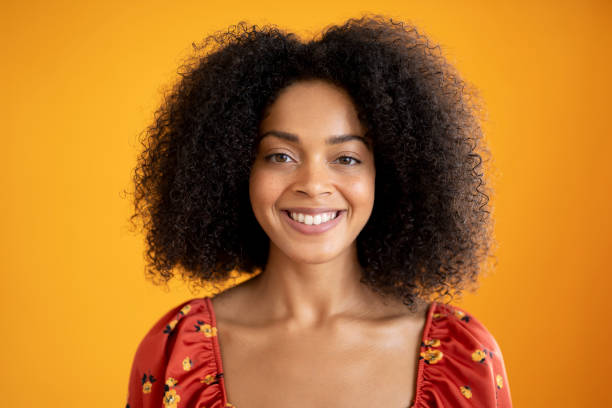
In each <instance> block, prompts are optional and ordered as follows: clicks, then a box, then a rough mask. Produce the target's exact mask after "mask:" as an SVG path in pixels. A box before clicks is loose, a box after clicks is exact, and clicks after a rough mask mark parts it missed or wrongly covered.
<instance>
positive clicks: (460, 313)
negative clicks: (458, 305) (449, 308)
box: [455, 309, 470, 322]
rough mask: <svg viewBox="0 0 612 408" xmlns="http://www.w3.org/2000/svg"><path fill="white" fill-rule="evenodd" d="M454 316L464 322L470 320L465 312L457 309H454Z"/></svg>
mask: <svg viewBox="0 0 612 408" xmlns="http://www.w3.org/2000/svg"><path fill="white" fill-rule="evenodd" d="M455 316H456V317H457V319H460V320H463V321H464V322H469V321H470V316H468V315H466V314H465V312H463V311H461V310H459V309H455Z"/></svg>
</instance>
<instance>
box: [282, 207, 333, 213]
mask: <svg viewBox="0 0 612 408" xmlns="http://www.w3.org/2000/svg"><path fill="white" fill-rule="evenodd" d="M283 211H289V212H295V213H302V214H321V213H327V212H336V211H342V209H339V208H307V207H292V208H283Z"/></svg>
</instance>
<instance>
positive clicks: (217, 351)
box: [204, 296, 438, 408]
mask: <svg viewBox="0 0 612 408" xmlns="http://www.w3.org/2000/svg"><path fill="white" fill-rule="evenodd" d="M211 299H212V298H211V297H208V296H207V297H205V298H204V300H205V301H206V305H207V307H208V310H209V314H210V320H211V325H212V326H213V327H217V319H216V316H215V309H214V307H213V304H212V300H211ZM437 306H438V302H435V301H432V302H430V304H429V306H427V318H426V319H425V325H424V326H423V334H422V335H421V345H420V352H421V353H422V352H424V351H425V348H426V341H427V339H428V337H429V332H430V329H431V325H432V321H433V319H432V316H433V314H434V311H435V309H436V308H437ZM218 335H219V332H218V329H217V336H213V337H212V345H213V353H214V356H215V362H216V364H217V370H218V371H217V372H218V373H221V375H220V378H219V389H220V391H221V396H222V399H223V404H224V406H228V407H234V405H232V404H231V403H229V402H228V400H227V390H226V389H225V378H224V377H225V376H224V375H223V373H224V371H223V361H222V359H221V347H220V345H219V340H218ZM424 371H425V360H424V359H423V358H419V362H418V364H417V381H416V389H415V392H414V396H413V398H412V401H413V402H412V404H411V405H409V406H408V407H407V408H416V404H417V403H418V402H419V401H420V400H421V396H422V393H423V392H422V387H423V383H424V379H423V377H424ZM234 408H238V407H234Z"/></svg>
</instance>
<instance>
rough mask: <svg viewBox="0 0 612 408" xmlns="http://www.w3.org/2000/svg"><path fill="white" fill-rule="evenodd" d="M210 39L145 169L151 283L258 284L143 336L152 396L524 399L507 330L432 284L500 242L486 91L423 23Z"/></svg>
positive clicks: (132, 401)
mask: <svg viewBox="0 0 612 408" xmlns="http://www.w3.org/2000/svg"><path fill="white" fill-rule="evenodd" d="M233 28H234V29H233V30H229V31H228V32H227V33H217V34H215V35H212V36H210V37H208V38H207V40H206V41H205V42H204V44H202V45H201V46H200V47H196V48H197V50H198V51H202V55H196V56H195V57H194V59H193V62H192V63H188V64H186V65H185V68H186V69H185V71H184V72H183V73H182V78H181V80H180V82H179V83H178V84H177V85H176V86H175V88H174V89H173V90H172V92H170V93H169V94H168V95H167V96H166V99H165V103H164V105H163V106H162V107H161V108H160V109H159V111H158V112H157V115H156V120H155V123H154V124H153V125H152V126H151V127H149V129H148V132H147V136H148V137H147V139H146V144H145V150H144V152H143V154H142V156H141V157H140V161H139V165H138V166H137V169H136V173H135V183H136V195H135V204H136V213H135V215H134V217H136V216H139V217H141V218H142V219H143V220H144V227H145V228H146V230H147V232H148V234H147V243H148V251H147V256H148V261H149V265H150V266H151V268H150V269H149V273H150V275H151V277H161V278H162V279H163V280H164V281H166V282H167V280H168V279H170V278H171V277H172V270H173V268H175V267H179V268H180V269H181V270H182V275H183V277H184V278H185V279H187V280H189V281H191V282H198V283H202V284H210V283H213V284H214V283H217V282H223V281H224V280H226V279H227V278H228V277H229V274H230V272H232V271H234V270H238V271H242V272H245V273H249V274H253V275H254V277H252V278H250V279H249V280H247V281H246V282H244V283H242V284H239V285H236V286H234V287H232V288H231V289H228V290H226V291H224V292H223V293H217V294H215V295H214V296H209V297H205V298H195V299H191V300H189V301H186V302H184V303H182V304H180V305H177V306H176V307H175V308H173V309H172V310H170V311H169V312H168V313H167V314H166V315H165V316H163V317H162V318H161V319H159V321H158V322H157V323H156V324H155V325H154V326H153V327H152V328H151V330H150V331H149V333H148V334H147V335H146V336H145V337H144V339H143V340H142V342H141V343H140V345H139V347H138V350H137V351H136V354H135V357H134V363H133V366H132V371H131V376H130V383H129V392H128V397H127V405H128V406H129V407H131V408H136V407H154V406H155V407H157V406H161V405H162V404H163V406H164V407H207V408H208V407H231V406H234V407H239V408H254V407H255V408H257V407H266V408H274V407H292V408H300V407H328V406H334V407H397V408H406V407H415V408H416V407H419V408H421V407H493V406H499V407H510V406H511V399H510V390H509V385H508V382H507V376H506V371H505V366H504V362H503V358H502V354H501V351H500V349H499V346H498V344H497V343H496V341H495V339H494V337H493V336H492V335H491V333H489V332H488V331H487V329H486V328H485V327H484V326H483V325H482V324H481V323H480V322H479V321H478V320H477V319H476V318H474V317H473V316H471V315H470V314H469V313H467V312H466V311H465V310H462V309H460V308H458V307H454V306H451V305H449V304H448V303H443V302H440V301H438V300H433V301H428V299H429V297H430V295H433V294H438V295H440V296H439V297H438V298H437V299H440V297H444V296H446V295H448V296H450V297H451V298H452V296H453V294H461V290H462V289H465V288H466V285H467V284H470V285H472V286H474V285H475V284H476V282H477V280H476V279H477V277H478V275H479V271H480V268H481V266H480V264H481V262H482V261H483V260H484V259H486V257H487V255H488V253H489V252H490V248H491V246H492V242H493V240H492V237H491V232H490V231H491V220H490V218H489V217H487V215H488V214H489V212H488V211H487V209H486V203H487V201H488V195H487V194H485V191H488V190H486V189H485V187H484V184H483V175H482V174H481V173H479V172H478V171H477V169H478V167H479V165H480V163H481V161H482V157H481V154H480V153H478V152H476V150H475V149H476V148H477V147H478V146H480V151H481V152H483V153H484V152H486V149H485V148H484V147H483V143H482V133H481V130H480V126H479V123H478V119H477V115H476V114H477V113H478V111H477V109H478V106H477V104H476V103H475V100H474V98H472V97H473V96H474V93H473V92H468V88H467V87H466V84H465V83H464V82H463V81H462V80H461V79H460V78H459V76H458V75H457V73H456V72H455V71H454V69H453V68H452V67H451V66H449V65H448V64H447V62H446V61H445V60H444V58H443V57H442V56H441V55H440V54H439V48H437V47H433V46H431V45H430V43H429V41H428V40H427V38H426V37H425V36H423V35H422V34H419V33H418V32H417V30H416V29H415V28H414V27H411V26H409V25H407V24H404V23H399V22H396V21H393V20H391V19H386V18H384V17H381V16H364V17H362V18H361V19H359V20H354V19H351V20H349V21H347V22H346V23H345V24H344V25H342V26H332V27H329V28H327V29H326V30H324V32H323V33H322V35H321V37H320V38H315V39H313V40H311V41H308V42H302V41H300V40H299V39H298V38H296V36H295V35H293V34H290V33H286V32H283V31H281V30H279V29H277V28H275V27H270V26H266V27H263V28H258V27H257V26H252V27H247V26H246V25H245V24H244V23H240V24H238V25H237V26H235V27H233Z"/></svg>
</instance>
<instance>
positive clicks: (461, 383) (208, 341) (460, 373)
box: [126, 297, 512, 408]
mask: <svg viewBox="0 0 612 408" xmlns="http://www.w3.org/2000/svg"><path fill="white" fill-rule="evenodd" d="M216 325H217V324H216V320H215V313H214V309H213V306H212V302H211V298H210V297H205V298H194V299H191V300H189V301H186V302H184V303H182V304H180V305H178V306H176V307H175V308H173V309H172V310H170V311H169V312H168V313H166V314H165V315H164V316H163V317H162V318H161V319H159V320H158V321H157V322H156V323H155V325H154V326H153V327H152V328H151V330H150V331H149V332H148V333H147V334H146V335H145V337H144V338H143V339H142V341H141V342H140V344H139V346H138V348H137V350H136V353H135V356H134V361H133V363H132V369H131V373H130V377H129V384H128V392H127V404H126V408H153V407H156V408H192V407H193V408H225V407H235V406H234V405H232V404H231V403H230V402H228V398H227V392H226V390H225V385H224V380H223V364H222V361H221V353H220V351H219V343H218V340H217V327H216ZM426 407H458V408H468V407H503V408H511V407H512V401H511V398H510V386H509V384H508V378H507V375H506V369H505V365H504V360H503V357H502V353H501V350H500V348H499V346H498V344H497V342H496V341H495V339H494V337H493V336H492V335H491V333H489V331H488V330H487V329H486V328H485V326H484V325H483V324H482V323H480V322H479V321H478V320H477V319H476V318H475V317H474V316H472V315H470V314H468V313H467V312H466V311H465V310H463V309H461V308H459V307H457V306H451V305H446V304H443V303H438V302H432V303H430V306H429V309H428V312H427V320H426V323H425V327H424V330H423V336H422V339H421V352H420V359H419V363H418V372H417V386H416V393H415V396H414V400H413V403H412V405H410V407H409V408H426ZM235 408H239V407H235ZM398 408H399V407H398Z"/></svg>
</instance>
